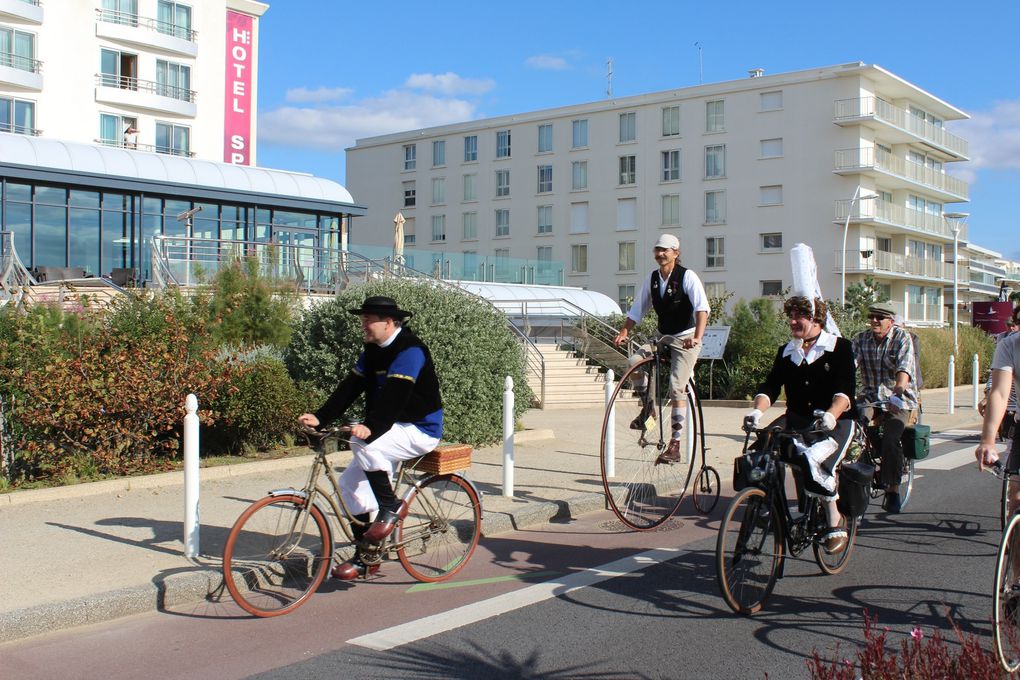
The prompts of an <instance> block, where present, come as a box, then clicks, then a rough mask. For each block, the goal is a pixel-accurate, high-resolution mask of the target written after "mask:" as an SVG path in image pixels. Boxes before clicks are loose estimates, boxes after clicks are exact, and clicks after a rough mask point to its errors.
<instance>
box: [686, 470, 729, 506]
mask: <svg viewBox="0 0 1020 680" xmlns="http://www.w3.org/2000/svg"><path fill="white" fill-rule="evenodd" d="M721 483H722V482H721V480H720V479H719V473H718V472H717V471H716V469H715V468H714V467H712V466H710V465H707V466H705V467H703V468H701V472H699V473H698V476H697V477H696V478H695V479H694V488H693V490H692V491H691V498H692V499H693V500H694V507H695V508H697V509H698V512H700V513H701V514H703V515H707V514H709V513H710V512H712V511H713V510H715V506H716V504H717V503H718V502H719V485H720V484H721Z"/></svg>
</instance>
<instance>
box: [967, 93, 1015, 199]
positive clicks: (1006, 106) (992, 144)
mask: <svg viewBox="0 0 1020 680" xmlns="http://www.w3.org/2000/svg"><path fill="white" fill-rule="evenodd" d="M951 131H952V132H953V133H954V134H958V135H960V136H961V137H963V138H964V139H966V140H967V141H968V142H969V143H970V157H971V162H970V163H968V164H967V168H966V169H965V170H963V171H962V172H960V173H959V175H960V177H962V178H964V179H967V180H968V181H974V179H975V178H976V177H977V171H979V170H1016V169H1020V99H1014V100H1006V101H999V102H996V103H995V105H994V106H993V107H992V108H991V110H989V111H975V112H972V114H971V119H970V120H964V121H960V122H958V123H955V124H954V125H953V127H952V129H951Z"/></svg>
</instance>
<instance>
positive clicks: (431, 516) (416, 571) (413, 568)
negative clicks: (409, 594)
mask: <svg viewBox="0 0 1020 680" xmlns="http://www.w3.org/2000/svg"><path fill="white" fill-rule="evenodd" d="M481 534H482V504H481V502H480V501H479V499H478V494H477V492H476V491H475V489H474V487H473V486H471V484H470V483H469V482H468V481H467V480H466V479H464V478H463V477H461V476H460V475H456V474H448V475H435V476H432V477H429V478H428V479H426V480H425V481H424V482H422V484H421V486H419V487H418V488H417V489H415V490H414V491H413V492H412V493H411V497H410V498H409V499H408V512H407V517H405V518H404V520H403V521H401V522H400V524H399V525H398V526H397V530H396V539H395V540H396V544H397V546H398V547H397V557H398V558H399V559H400V564H402V565H403V566H404V569H406V570H407V573H408V574H410V575H411V576H412V577H413V578H415V579H417V580H419V581H425V582H435V581H442V580H443V579H446V578H449V577H451V576H453V575H454V574H456V573H457V572H458V571H460V570H461V569H463V568H464V566H465V565H466V564H467V563H468V560H470V559H471V555H472V554H474V552H475V548H476V547H477V546H478V539H479V537H480V536H481Z"/></svg>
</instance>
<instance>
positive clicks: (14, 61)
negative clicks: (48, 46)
mask: <svg viewBox="0 0 1020 680" xmlns="http://www.w3.org/2000/svg"><path fill="white" fill-rule="evenodd" d="M0 66H6V67H8V68H16V69H18V70H19V71H28V72H29V73H42V62H41V61H39V60H38V59H32V58H31V57H23V56H21V55H19V54H12V53H11V52H0Z"/></svg>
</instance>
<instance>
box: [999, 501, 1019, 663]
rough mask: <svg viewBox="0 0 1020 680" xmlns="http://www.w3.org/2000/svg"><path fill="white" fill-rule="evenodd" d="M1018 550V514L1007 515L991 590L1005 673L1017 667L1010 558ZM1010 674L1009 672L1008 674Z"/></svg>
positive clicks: (1015, 600) (1015, 593)
mask: <svg viewBox="0 0 1020 680" xmlns="http://www.w3.org/2000/svg"><path fill="white" fill-rule="evenodd" d="M1018 550H1020V515H1017V514H1014V515H1013V516H1011V517H1010V518H1009V522H1008V523H1007V524H1006V529H1005V531H1003V533H1002V541H1001V542H1000V543H999V554H998V559H996V561H995V591H994V593H993V598H992V600H993V605H992V616H993V619H994V620H993V624H994V626H995V654H996V656H998V658H999V663H1000V664H1001V665H1002V668H1003V669H1004V670H1005V671H1006V672H1007V673H1010V674H1012V673H1015V672H1016V671H1017V669H1018V668H1020V585H1018V580H1020V574H1018V573H1017V570H1016V567H1015V565H1014V562H1015V561H1016V560H1017V559H1018V557H1017V551H1018ZM1011 677H1012V675H1011Z"/></svg>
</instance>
